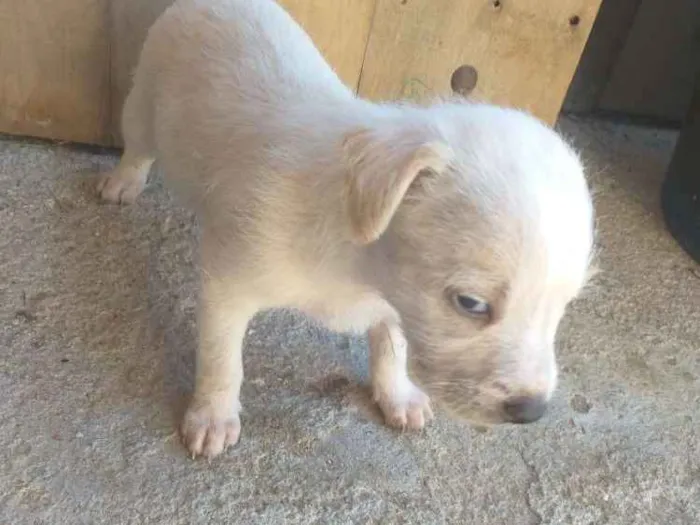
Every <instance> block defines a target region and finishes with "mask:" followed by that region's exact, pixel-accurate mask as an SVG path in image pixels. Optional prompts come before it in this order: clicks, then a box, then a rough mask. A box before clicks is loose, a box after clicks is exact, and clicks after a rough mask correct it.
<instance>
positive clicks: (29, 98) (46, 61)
mask: <svg viewBox="0 0 700 525" xmlns="http://www.w3.org/2000/svg"><path fill="white" fill-rule="evenodd" d="M107 1H108V0H61V1H56V0H23V1H16V0H1V1H0V35H2V37H1V38H2V43H1V44H0V131H2V132H6V133H13V134H18V135H32V136H38V137H46V138H57V139H64V140H70V141H77V142H92V143H104V142H105V139H106V133H107V129H108V124H109V113H110V108H109V38H108V33H107V31H106V23H107V16H106V13H107Z"/></svg>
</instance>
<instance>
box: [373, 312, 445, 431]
mask: <svg viewBox="0 0 700 525" xmlns="http://www.w3.org/2000/svg"><path fill="white" fill-rule="evenodd" d="M369 346H370V372H371V375H372V391H373V395H374V400H375V402H376V403H377V404H378V405H379V408H380V409H381V410H382V413H383V414H384V419H385V421H386V423H387V424H388V425H390V426H392V427H398V428H401V429H403V428H406V427H408V428H411V429H420V428H423V426H424V425H425V422H426V421H427V420H429V419H431V418H432V417H433V412H432V410H431V408H430V399H429V398H428V396H427V395H425V394H424V393H423V392H422V391H421V390H420V389H419V388H418V387H417V386H416V385H414V384H413V383H412V382H411V380H410V379H409V378H408V371H407V355H406V347H407V344H406V339H405V338H404V336H403V333H402V332H401V328H400V327H399V326H398V325H397V324H395V323H391V322H387V323H384V322H383V323H380V324H378V325H377V326H376V327H374V328H372V329H370V331H369Z"/></svg>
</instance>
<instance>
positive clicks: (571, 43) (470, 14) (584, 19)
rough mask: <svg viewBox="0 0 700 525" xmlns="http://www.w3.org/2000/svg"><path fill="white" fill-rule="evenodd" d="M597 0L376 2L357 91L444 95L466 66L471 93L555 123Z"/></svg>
mask: <svg viewBox="0 0 700 525" xmlns="http://www.w3.org/2000/svg"><path fill="white" fill-rule="evenodd" d="M599 5H600V0H378V4H377V9H376V14H375V17H374V24H373V27H372V33H371V36H370V40H369V46H368V50H367V54H366V58H365V62H364V65H363V69H362V78H361V80H360V90H359V91H360V94H362V95H363V96H366V97H369V98H371V99H382V100H386V99H395V98H399V97H409V98H424V97H429V96H432V95H440V94H448V93H450V92H451V77H452V74H453V72H454V71H455V70H456V69H457V68H458V67H460V66H462V65H471V66H473V67H474V68H475V69H476V70H477V73H478V81H477V83H476V88H475V90H474V92H473V96H475V97H477V98H479V99H482V100H486V101H490V102H494V103H499V104H507V105H512V106H517V107H521V108H524V109H527V110H529V111H531V112H533V113H534V114H535V115H537V116H539V117H540V118H542V119H544V120H545V121H547V122H550V123H552V122H554V121H555V119H556V117H557V115H558V113H559V110H560V107H561V104H562V101H563V99H564V96H565V94H566V90H567V88H568V86H569V82H570V81H571V78H572V76H573V74H574V71H575V69H576V64H577V63H578V60H579V58H580V55H581V52H582V50H583V47H584V45H585V43H586V39H587V38H588V34H589V32H590V30H591V27H592V25H593V21H594V18H595V15H596V13H597V11H598V8H599Z"/></svg>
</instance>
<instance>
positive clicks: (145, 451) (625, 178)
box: [0, 121, 700, 525]
mask: <svg viewBox="0 0 700 525" xmlns="http://www.w3.org/2000/svg"><path fill="white" fill-rule="evenodd" d="M562 128H563V129H564V131H565V132H567V133H568V134H570V135H571V136H572V137H573V138H574V139H575V141H576V144H577V145H578V146H579V147H580V148H581V149H582V151H583V152H584V156H585V157H586V159H587V160H588V163H589V166H590V170H591V181H592V184H593V187H594V188H595V192H596V201H597V206H598V216H599V224H600V246H601V254H600V261H601V266H602V268H603V270H604V271H603V273H602V274H601V275H600V276H599V277H598V278H597V279H596V281H595V282H594V283H593V285H592V286H591V287H590V289H589V290H588V291H587V293H586V294H585V295H584V296H583V297H582V298H581V299H580V300H579V301H578V302H577V303H576V304H575V305H573V306H572V307H571V309H570V312H569V314H568V316H567V318H566V319H565V322H564V324H563V326H562V327H561V331H560V351H559V355H560V364H561V367H562V370H563V373H562V385H561V388H560V389H559V391H558V393H557V396H556V400H555V402H554V406H553V409H552V410H551V412H550V413H549V414H548V416H547V417H546V419H545V420H544V421H542V422H541V423H538V424H535V425H532V426H529V427H526V428H515V427H502V428H497V429H493V430H489V431H485V432H484V431H479V430H477V429H472V428H470V427H469V426H466V425H463V424H461V423H458V422H454V421H449V420H447V419H446V418H445V417H444V416H442V415H439V417H438V419H437V421H435V422H434V423H433V424H432V425H431V426H430V427H429V428H428V429H427V430H426V431H425V432H423V433H421V434H417V435H411V434H404V435H401V434H399V433H395V432H393V431H391V430H388V429H386V428H384V427H383V426H381V425H380V424H378V421H379V418H378V415H377V413H376V412H375V411H374V410H373V409H372V408H371V405H370V404H369V403H368V397H367V391H366V387H365V382H366V377H367V370H366V364H365V347H364V344H363V342H362V341H360V340H356V339H350V338H348V337H345V336H340V335H332V334H329V333H327V332H325V331H323V330H321V329H320V328H318V327H315V326H312V325H310V324H308V323H307V322H306V321H304V320H303V319H302V318H299V317H297V316H293V315H290V314H285V313H276V314H269V315H267V316H261V317H260V318H258V319H257V320H256V321H255V323H254V325H253V326H252V328H251V331H250V334H249V338H248V347H247V351H246V353H245V364H246V372H247V381H246V383H245V386H244V388H243V401H244V404H245V406H246V412H245V413H244V416H243V425H244V427H243V437H242V442H241V443H240V445H239V446H237V447H236V448H235V449H233V450H230V451H229V452H228V454H227V455H225V456H224V457H222V458H220V459H218V460H216V461H213V462H212V463H211V464H207V462H206V461H192V460H190V459H189V458H188V457H187V455H186V454H185V451H184V450H183V448H182V447H181V446H180V444H179V442H178V439H177V438H176V436H175V435H174V433H173V432H174V429H175V426H176V422H177V419H178V417H179V415H180V414H181V412H182V410H183V406H184V403H185V400H186V397H187V393H188V392H189V390H190V389H191V387H192V376H193V374H192V371H193V350H194V307H195V299H194V297H195V292H196V273H195V266H196V256H195V252H194V250H193V247H194V242H195V235H194V231H195V229H194V222H193V220H192V218H191V217H190V215H189V214H188V213H187V212H185V211H183V210H182V209H181V208H179V207H178V206H177V205H176V204H175V203H174V201H173V200H172V198H171V197H169V196H168V194H167V193H166V192H165V191H164V190H163V188H162V184H161V182H160V181H156V183H155V184H152V185H151V187H150V189H149V190H148V191H147V193H146V194H145V195H144V197H143V199H142V200H141V202H140V205H139V206H138V207H135V208H118V207H111V206H103V205H99V204H98V203H97V201H96V199H95V196H94V193H93V187H94V182H95V172H97V171H101V170H105V169H108V168H109V167H110V166H111V165H112V164H113V163H114V161H115V159H114V157H113V156H109V155H99V154H95V153H89V152H85V151H77V150H75V149H71V148H68V147H65V146H58V145H56V146H49V145H45V144H39V143H27V142H15V141H11V140H1V141H0V323H1V324H0V352H2V354H1V359H0V392H1V393H2V398H1V401H0V489H1V490H0V524H2V525H29V524H53V523H55V524H83V523H84V524H97V523H128V524H209V523H213V524H216V523H227V524H236V523H241V524H258V523H259V524H283V523H290V524H344V523H358V524H368V523H387V524H390V523H413V524H447V523H454V524H475V525H477V524H478V525H491V524H494V525H498V524H507V525H526V524H533V525H534V524H566V525H584V524H591V525H593V524H596V525H597V524H611V525H628V524H629V525H645V524H654V525H656V524H674V525H675V524H679V525H680V524H688V525H690V524H697V523H700V443H699V435H700V267H698V266H697V265H695V264H694V263H693V262H691V261H690V259H689V258H687V257H686V256H685V255H684V254H683V253H682V252H681V251H680V250H679V248H678V247H677V246H676V245H675V244H674V242H673V241H672V239H671V238H670V237H669V235H667V233H666V232H665V230H664V228H663V223H662V219H661V216H660V214H659V209H658V205H657V198H658V190H659V184H660V181H661V178H662V175H663V171H664V168H665V165H666V162H667V161H668V159H669V156H670V153H671V150H672V147H673V143H674V139H675V136H674V134H673V133H670V132H659V131H654V130H640V129H633V128H625V127H616V126H613V125H610V124H604V123H596V122H577V121H564V122H563V123H562Z"/></svg>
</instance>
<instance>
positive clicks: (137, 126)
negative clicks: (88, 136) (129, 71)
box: [97, 80, 155, 204]
mask: <svg viewBox="0 0 700 525" xmlns="http://www.w3.org/2000/svg"><path fill="white" fill-rule="evenodd" d="M152 129H153V121H152V111H150V101H149V100H147V99H146V97H145V96H144V93H143V89H142V88H141V86H140V85H139V83H138V80H137V82H136V83H135V85H134V87H133V89H132V90H131V92H130V93H129V96H128V97H127V99H126V102H125V104H124V111H123V114H122V131H123V135H124V154H123V155H122V158H121V160H120V161H119V165H118V166H117V167H116V169H114V171H112V172H111V173H108V174H107V175H106V176H103V177H102V178H101V179H100V182H99V183H98V186H97V191H98V193H99V194H100V196H101V197H102V199H103V200H105V201H107V202H114V203H117V204H130V203H133V202H134V201H135V200H136V198H137V197H138V196H139V195H140V194H141V192H142V191H143V188H144V187H145V186H146V180H147V178H148V172H149V171H150V169H151V166H152V165H153V162H154V160H155V152H154V145H153V132H152Z"/></svg>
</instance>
